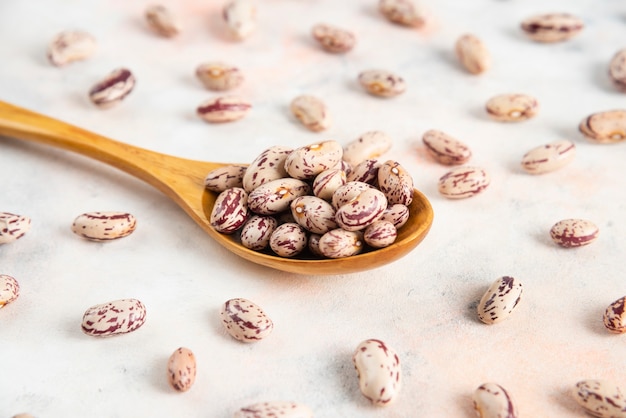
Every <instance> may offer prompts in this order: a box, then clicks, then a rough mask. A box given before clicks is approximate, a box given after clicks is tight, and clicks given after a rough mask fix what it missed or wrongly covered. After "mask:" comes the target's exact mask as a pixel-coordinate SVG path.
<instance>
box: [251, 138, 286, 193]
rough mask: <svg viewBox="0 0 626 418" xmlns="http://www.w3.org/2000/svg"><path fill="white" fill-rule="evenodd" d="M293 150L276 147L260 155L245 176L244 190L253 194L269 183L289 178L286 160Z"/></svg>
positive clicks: (253, 161)
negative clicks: (258, 188)
mask: <svg viewBox="0 0 626 418" xmlns="http://www.w3.org/2000/svg"><path fill="white" fill-rule="evenodd" d="M291 151H292V149H291V148H289V147H283V146H280V145H274V146H272V147H269V148H268V149H266V150H264V151H263V152H262V153H261V154H259V155H258V156H257V157H256V158H255V159H254V160H252V162H251V163H250V165H249V166H248V168H247V169H246V173H245V174H244V176H243V188H244V189H245V190H246V191H247V192H251V191H252V190H254V189H256V188H257V187H259V186H260V185H262V184H264V183H267V182H268V181H272V180H278V179H281V178H284V177H288V176H289V175H288V174H287V170H285V160H286V159H287V156H288V155H289V154H290V153H291Z"/></svg>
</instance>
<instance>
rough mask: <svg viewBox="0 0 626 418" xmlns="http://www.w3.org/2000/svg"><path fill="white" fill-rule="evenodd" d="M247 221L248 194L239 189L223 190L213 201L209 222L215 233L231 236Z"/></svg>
mask: <svg viewBox="0 0 626 418" xmlns="http://www.w3.org/2000/svg"><path fill="white" fill-rule="evenodd" d="M247 220H248V193H246V191H245V190H244V189H242V188H240V187H232V188H230V189H226V190H224V191H223V192H222V193H220V194H219V195H218V196H217V199H215V204H214V205H213V210H212V211H211V216H210V218H209V222H210V223H211V226H212V227H213V228H215V230H216V231H218V232H221V233H222V234H232V233H234V232H235V231H237V230H238V229H239V228H241V227H242V226H243V225H244V224H245V223H246V221H247Z"/></svg>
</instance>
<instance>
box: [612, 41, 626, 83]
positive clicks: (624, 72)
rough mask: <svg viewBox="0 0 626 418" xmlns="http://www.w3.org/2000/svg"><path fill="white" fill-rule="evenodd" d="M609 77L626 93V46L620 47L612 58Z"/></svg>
mask: <svg viewBox="0 0 626 418" xmlns="http://www.w3.org/2000/svg"><path fill="white" fill-rule="evenodd" d="M609 77H610V78H611V81H612V82H613V84H614V85H615V87H617V89H618V90H620V91H622V92H624V93H626V48H625V49H620V50H619V51H617V52H616V53H615V55H613V58H611V62H610V63H609Z"/></svg>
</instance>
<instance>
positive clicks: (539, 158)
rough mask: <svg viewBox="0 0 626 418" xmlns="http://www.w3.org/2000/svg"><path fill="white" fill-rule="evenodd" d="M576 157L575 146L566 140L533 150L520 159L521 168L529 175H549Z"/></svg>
mask: <svg viewBox="0 0 626 418" xmlns="http://www.w3.org/2000/svg"><path fill="white" fill-rule="evenodd" d="M575 156H576V145H574V143H573V142H571V141H568V140H566V139H563V140H560V141H554V142H551V143H549V144H546V145H541V146H539V147H536V148H533V149H531V150H530V151H528V152H527V153H526V154H524V156H523V157H522V168H523V169H524V170H525V171H526V172H528V173H530V174H543V173H549V172H552V171H555V170H558V169H560V168H563V167H565V166H566V165H567V164H569V163H571V162H572V161H573V160H574V157H575Z"/></svg>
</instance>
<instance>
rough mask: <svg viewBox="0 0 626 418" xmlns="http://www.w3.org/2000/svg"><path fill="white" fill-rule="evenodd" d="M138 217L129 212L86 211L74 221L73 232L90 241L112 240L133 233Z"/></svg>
mask: <svg viewBox="0 0 626 418" xmlns="http://www.w3.org/2000/svg"><path fill="white" fill-rule="evenodd" d="M136 227H137V219H136V218H135V216H134V215H132V214H130V213H127V212H114V211H109V212H86V213H83V214H81V215H78V216H77V217H76V219H74V222H73V223H72V232H74V233H75V234H76V235H79V236H81V237H83V238H86V239H88V240H90V241H100V242H105V241H112V240H116V239H119V238H123V237H126V236H128V235H130V234H132V233H133V232H134V231H135V228H136Z"/></svg>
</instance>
